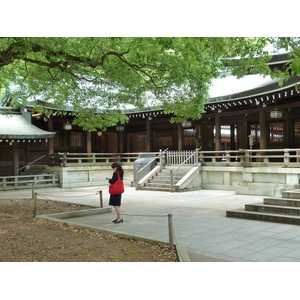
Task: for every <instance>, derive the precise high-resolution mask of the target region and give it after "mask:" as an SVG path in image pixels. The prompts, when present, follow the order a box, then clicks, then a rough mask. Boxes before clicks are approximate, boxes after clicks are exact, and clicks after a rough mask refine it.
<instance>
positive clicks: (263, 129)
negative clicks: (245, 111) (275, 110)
mask: <svg viewBox="0 0 300 300" xmlns="http://www.w3.org/2000/svg"><path fill="white" fill-rule="evenodd" d="M259 128H260V138H259V148H260V149H266V148H267V124H266V114H265V110H264V108H263V107H259Z"/></svg>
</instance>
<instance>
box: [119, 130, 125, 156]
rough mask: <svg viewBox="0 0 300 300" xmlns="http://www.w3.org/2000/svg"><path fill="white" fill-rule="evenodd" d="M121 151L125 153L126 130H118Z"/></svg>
mask: <svg viewBox="0 0 300 300" xmlns="http://www.w3.org/2000/svg"><path fill="white" fill-rule="evenodd" d="M118 138H119V140H118V144H119V147H118V148H119V153H124V131H119V132H118Z"/></svg>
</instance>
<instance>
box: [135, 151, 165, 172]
mask: <svg viewBox="0 0 300 300" xmlns="http://www.w3.org/2000/svg"><path fill="white" fill-rule="evenodd" d="M167 150H168V148H167V149H165V150H164V151H162V150H161V149H160V150H159V155H158V156H156V157H154V158H153V159H151V161H149V162H148V163H147V164H146V165H145V166H143V167H142V168H141V169H140V170H138V173H140V172H142V170H144V169H145V168H146V167H148V166H149V165H150V164H151V163H152V162H154V161H155V160H157V159H158V158H159V165H160V166H161V157H162V155H163V154H164V153H165V152H166V151H167Z"/></svg>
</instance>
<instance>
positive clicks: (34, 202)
mask: <svg viewBox="0 0 300 300" xmlns="http://www.w3.org/2000/svg"><path fill="white" fill-rule="evenodd" d="M36 200H37V193H34V195H33V211H32V213H33V217H34V218H35V216H36Z"/></svg>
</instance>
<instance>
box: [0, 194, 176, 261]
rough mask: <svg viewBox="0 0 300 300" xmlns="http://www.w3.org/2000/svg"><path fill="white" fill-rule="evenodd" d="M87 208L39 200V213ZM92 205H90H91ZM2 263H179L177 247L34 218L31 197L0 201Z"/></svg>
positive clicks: (0, 254)
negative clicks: (172, 247)
mask: <svg viewBox="0 0 300 300" xmlns="http://www.w3.org/2000/svg"><path fill="white" fill-rule="evenodd" d="M84 208H86V207H84V206H80V205H74V204H69V203H62V202H55V201H44V200H39V201H38V210H37V214H46V213H47V214H48V213H58V212H66V211H74V210H81V209H84ZM89 208H90V207H89ZM0 245H1V251H0V261H1V262H176V261H178V257H177V254H176V251H175V249H170V248H169V246H168V245H166V244H163V243H154V242H153V243H152V242H146V241H141V240H135V239H131V238H126V237H123V236H118V235H115V234H109V233H103V232H99V231H96V230H90V229H85V228H79V227H73V226H69V225H65V224H61V223H54V222H51V221H48V220H44V219H39V218H33V205H32V200H30V199H7V200H0Z"/></svg>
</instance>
